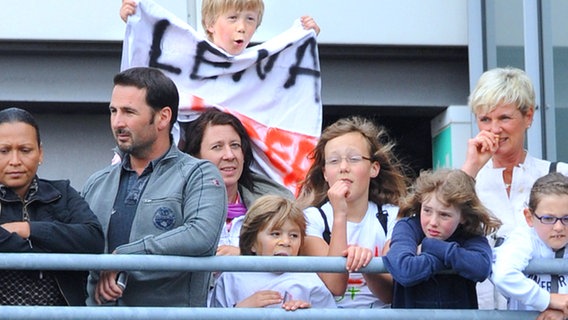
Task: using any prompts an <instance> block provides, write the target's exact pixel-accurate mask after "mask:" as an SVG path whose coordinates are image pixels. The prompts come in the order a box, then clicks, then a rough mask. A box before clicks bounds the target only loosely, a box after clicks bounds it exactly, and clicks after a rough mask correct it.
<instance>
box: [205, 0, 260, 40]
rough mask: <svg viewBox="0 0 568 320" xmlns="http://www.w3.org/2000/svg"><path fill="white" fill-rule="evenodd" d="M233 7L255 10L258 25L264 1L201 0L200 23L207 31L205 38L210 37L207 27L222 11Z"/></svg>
mask: <svg viewBox="0 0 568 320" xmlns="http://www.w3.org/2000/svg"><path fill="white" fill-rule="evenodd" d="M233 9H234V10H237V11H244V10H251V11H257V12H258V23H257V24H256V27H257V28H258V26H260V23H261V22H262V15H263V14H264V2H263V1H262V0H203V2H202V4H201V25H202V26H203V29H204V30H205V32H206V33H207V38H209V39H211V33H210V32H209V30H207V27H208V26H211V25H213V24H214V23H215V21H216V20H217V18H219V16H220V15H221V14H222V13H224V12H226V11H228V10H233Z"/></svg>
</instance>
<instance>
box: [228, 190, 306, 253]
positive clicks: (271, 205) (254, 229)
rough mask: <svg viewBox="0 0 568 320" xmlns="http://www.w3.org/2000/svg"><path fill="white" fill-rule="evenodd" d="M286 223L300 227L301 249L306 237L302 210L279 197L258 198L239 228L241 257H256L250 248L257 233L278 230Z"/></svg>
mask: <svg viewBox="0 0 568 320" xmlns="http://www.w3.org/2000/svg"><path fill="white" fill-rule="evenodd" d="M286 221H291V222H292V223H294V224H296V225H298V226H299V227H300V247H301V246H302V245H303V243H304V237H305V236H306V218H305V217H304V213H303V212H302V210H301V209H300V208H299V207H298V206H296V204H295V203H294V201H292V200H290V199H286V198H284V197H281V196H277V195H265V196H262V197H260V198H258V199H257V200H256V201H255V202H254V203H253V205H252V206H251V207H250V208H249V210H248V211H247V213H246V216H245V220H244V222H243V226H242V227H241V234H240V237H239V248H240V249H241V255H245V256H252V255H256V253H254V252H253V251H252V247H253V246H254V244H255V243H256V238H257V235H258V233H259V232H261V231H262V230H264V229H266V228H271V229H276V228H279V227H281V226H282V225H284V223H285V222H286Z"/></svg>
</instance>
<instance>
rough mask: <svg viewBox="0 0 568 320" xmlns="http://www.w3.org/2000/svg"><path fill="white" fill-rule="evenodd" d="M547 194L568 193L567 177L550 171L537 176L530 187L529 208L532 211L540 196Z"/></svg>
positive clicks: (536, 205) (558, 194)
mask: <svg viewBox="0 0 568 320" xmlns="http://www.w3.org/2000/svg"><path fill="white" fill-rule="evenodd" d="M549 195H557V196H562V195H568V177H566V176H565V175H563V174H562V173H559V172H552V173H549V174H547V175H545V176H542V177H540V178H538V179H537V180H536V181H535V182H534V184H533V187H532V189H531V194H530V196H529V203H528V207H529V209H530V210H531V211H532V212H533V213H534V212H535V211H536V208H537V207H538V205H539V203H540V201H541V200H542V198H543V197H545V196H549Z"/></svg>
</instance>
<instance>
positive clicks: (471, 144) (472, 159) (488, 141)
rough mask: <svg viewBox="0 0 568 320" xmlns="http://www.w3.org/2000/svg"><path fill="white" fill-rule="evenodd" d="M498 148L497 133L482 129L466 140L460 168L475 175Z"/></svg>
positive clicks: (472, 175)
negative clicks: (463, 157)
mask: <svg viewBox="0 0 568 320" xmlns="http://www.w3.org/2000/svg"><path fill="white" fill-rule="evenodd" d="M497 149H499V135H496V134H494V133H492V132H490V131H486V130H483V131H481V132H479V133H478V134H477V135H476V136H475V137H474V138H471V139H469V140H468V141H467V153H466V159H465V163H464V165H463V166H462V170H463V171H464V172H466V173H467V174H469V175H470V176H471V177H474V178H475V177H476V176H477V173H478V172H479V170H481V168H482V167H483V166H484V165H485V164H486V163H487V161H489V159H491V157H492V156H493V154H494V153H495V152H497Z"/></svg>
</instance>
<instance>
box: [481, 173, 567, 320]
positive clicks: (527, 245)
mask: <svg viewBox="0 0 568 320" xmlns="http://www.w3.org/2000/svg"><path fill="white" fill-rule="evenodd" d="M524 216H525V220H526V222H527V225H521V226H519V227H517V228H516V229H515V230H513V231H512V232H511V233H510V235H509V237H508V238H507V239H506V240H505V242H504V243H503V244H502V245H501V246H500V247H498V248H496V249H495V263H494V265H493V275H492V277H491V280H492V281H493V283H494V284H495V286H496V287H497V288H498V289H499V290H500V291H501V292H502V293H503V294H504V295H505V296H506V297H508V298H509V299H508V301H509V303H508V309H510V310H538V311H541V314H540V315H539V318H538V319H565V318H566V314H568V283H567V281H568V274H564V275H550V274H528V275H526V274H524V273H523V270H524V269H525V268H526V266H527V265H528V263H529V261H531V260H532V259H539V258H561V259H565V258H566V253H565V249H564V248H565V247H566V244H568V178H567V177H566V176H564V175H562V174H561V173H550V174H548V175H546V176H544V177H541V178H539V179H537V180H536V182H535V183H534V185H533V187H532V189H531V193H530V198H529V203H528V207H527V208H525V209H524Z"/></svg>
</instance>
